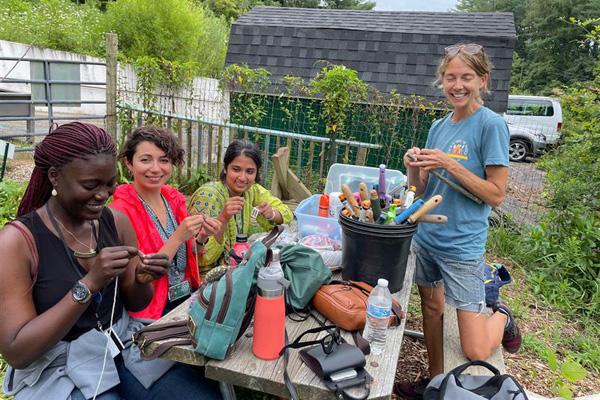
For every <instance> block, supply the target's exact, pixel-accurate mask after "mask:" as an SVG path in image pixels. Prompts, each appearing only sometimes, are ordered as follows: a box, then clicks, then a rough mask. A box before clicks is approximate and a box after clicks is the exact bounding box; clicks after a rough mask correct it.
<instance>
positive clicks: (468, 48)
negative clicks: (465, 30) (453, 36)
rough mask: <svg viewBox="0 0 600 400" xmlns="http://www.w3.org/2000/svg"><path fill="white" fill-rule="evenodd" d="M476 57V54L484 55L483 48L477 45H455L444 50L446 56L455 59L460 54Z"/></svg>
mask: <svg viewBox="0 0 600 400" xmlns="http://www.w3.org/2000/svg"><path fill="white" fill-rule="evenodd" d="M461 51H462V52H463V53H465V54H469V55H472V56H474V55H475V54H479V53H480V52H481V53H483V46H481V45H479V44H476V43H469V44H454V45H452V46H448V47H446V48H445V49H444V55H445V56H450V57H453V56H455V55H457V54H458V53H460V52H461Z"/></svg>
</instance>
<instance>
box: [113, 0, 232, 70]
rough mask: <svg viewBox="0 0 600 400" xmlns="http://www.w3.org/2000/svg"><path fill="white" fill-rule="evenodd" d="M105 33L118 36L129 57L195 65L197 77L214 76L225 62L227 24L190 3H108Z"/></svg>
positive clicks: (151, 0)
mask: <svg viewBox="0 0 600 400" xmlns="http://www.w3.org/2000/svg"><path fill="white" fill-rule="evenodd" d="M104 24H105V31H107V32H108V31H112V32H115V33H117V34H118V35H119V49H120V50H121V51H122V52H123V53H124V54H125V55H126V56H127V57H129V58H131V59H134V60H135V59H138V58H140V57H152V58H156V59H158V60H163V59H164V60H169V61H171V62H178V63H187V62H193V63H195V64H196V72H197V73H198V74H200V75H206V76H217V75H218V74H219V72H220V71H221V69H222V67H223V65H224V62H225V53H226V50H227V36H228V32H229V31H228V29H229V28H228V24H227V22H226V21H225V20H224V19H222V18H218V17H215V16H214V15H213V14H212V13H211V12H209V11H207V10H206V9H205V8H202V7H200V6H198V5H197V4H196V3H195V2H194V1H192V0H163V1H161V4H160V6H157V4H156V2H155V1H154V0H119V1H117V2H111V3H109V4H108V8H107V11H106V18H105V21H104Z"/></svg>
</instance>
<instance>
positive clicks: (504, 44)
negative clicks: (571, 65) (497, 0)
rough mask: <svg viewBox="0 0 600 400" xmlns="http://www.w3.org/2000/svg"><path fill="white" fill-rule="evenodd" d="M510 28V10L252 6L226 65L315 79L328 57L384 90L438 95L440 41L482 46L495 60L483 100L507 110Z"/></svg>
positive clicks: (238, 26) (237, 27)
mask: <svg viewBox="0 0 600 400" xmlns="http://www.w3.org/2000/svg"><path fill="white" fill-rule="evenodd" d="M515 41H516V31H515V26H514V20H513V15H512V13H447V12H391V11H358V10H326V9H305V8H280V7H255V8H253V9H252V10H251V11H250V12H249V13H247V14H246V15H244V16H242V17H240V18H239V19H238V20H237V21H236V22H235V23H234V24H233V26H232V29H231V35H230V38H229V48H228V50H227V59H226V64H242V63H246V64H248V66H250V67H252V68H256V67H263V68H265V69H267V70H268V71H270V72H271V74H272V78H273V80H274V81H276V82H277V81H278V80H280V79H281V78H282V77H283V76H285V75H295V76H300V77H302V78H305V79H307V80H308V79H311V78H313V77H314V76H315V75H316V74H317V72H318V71H319V69H320V68H321V67H322V66H323V63H319V61H321V60H326V61H328V62H330V63H333V64H343V65H346V66H347V67H349V68H352V69H355V70H356V71H358V73H359V76H360V78H361V79H362V80H363V81H365V82H367V83H369V84H370V85H372V86H374V87H376V88H377V89H379V90H380V91H382V92H385V93H389V92H390V91H391V90H393V89H396V91H398V92H399V93H401V94H406V95H412V94H416V95H421V96H425V97H427V98H429V99H432V100H436V99H438V98H439V97H440V96H441V92H440V91H439V90H438V89H437V88H435V87H433V86H432V85H431V83H432V82H433V81H434V79H435V71H436V67H437V62H438V60H439V57H440V56H441V55H442V53H443V51H444V48H445V47H446V46H448V45H451V44H455V43H457V42H465V43H468V42H476V43H479V44H481V45H483V46H484V47H485V50H486V52H487V54H488V55H489V56H490V57H491V59H492V62H493V63H494V70H493V73H492V81H491V87H490V88H491V90H492V95H491V96H489V97H488V98H487V99H486V104H487V105H488V106H489V107H490V108H492V109H494V110H496V111H498V112H503V111H505V110H506V103H507V99H508V91H509V86H510V76H511V67H512V53H513V48H514V44H515Z"/></svg>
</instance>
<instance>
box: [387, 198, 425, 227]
mask: <svg viewBox="0 0 600 400" xmlns="http://www.w3.org/2000/svg"><path fill="white" fill-rule="evenodd" d="M423 204H425V202H424V201H423V199H417V200H415V202H414V203H412V205H411V206H410V207H408V208H407V209H406V210H404V211H402V212H401V213H400V214H398V215H397V216H396V219H395V220H394V222H396V225H400V224H401V223H403V222H404V221H406V220H407V219H408V217H410V216H411V215H412V214H413V213H414V212H415V211H417V210H418V209H419V208H421V207H423Z"/></svg>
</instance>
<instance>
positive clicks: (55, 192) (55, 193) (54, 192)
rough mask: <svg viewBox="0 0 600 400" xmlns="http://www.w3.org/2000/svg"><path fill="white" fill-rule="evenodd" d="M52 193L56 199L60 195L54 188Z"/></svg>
mask: <svg viewBox="0 0 600 400" xmlns="http://www.w3.org/2000/svg"><path fill="white" fill-rule="evenodd" d="M50 193H52V196H55V197H56V195H57V194H58V192H57V191H56V188H52V192H50Z"/></svg>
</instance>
